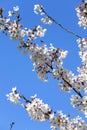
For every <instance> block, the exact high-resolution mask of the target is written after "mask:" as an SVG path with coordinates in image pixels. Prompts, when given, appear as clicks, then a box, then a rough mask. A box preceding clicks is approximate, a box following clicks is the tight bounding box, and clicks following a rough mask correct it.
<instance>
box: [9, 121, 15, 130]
mask: <svg viewBox="0 0 87 130" xmlns="http://www.w3.org/2000/svg"><path fill="white" fill-rule="evenodd" d="M14 124H15V123H14V122H11V124H10V130H12V128H13V126H14Z"/></svg>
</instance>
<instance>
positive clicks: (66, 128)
mask: <svg viewBox="0 0 87 130" xmlns="http://www.w3.org/2000/svg"><path fill="white" fill-rule="evenodd" d="M7 97H8V100H10V101H11V102H13V103H14V104H20V105H21V106H22V107H23V108H25V110H26V111H27V113H28V115H29V116H30V117H31V118H33V119H34V120H36V121H39V122H42V121H46V120H49V121H50V124H51V129H52V130H57V129H59V128H60V130H77V129H78V130H86V129H87V124H86V123H85V121H84V120H82V119H81V117H79V116H77V117H76V118H74V119H71V118H70V115H69V116H67V115H65V114H63V113H62V111H58V112H54V111H53V110H52V109H51V108H50V107H49V105H48V104H44V103H43V101H42V100H41V99H39V98H37V97H36V95H35V96H31V101H30V100H28V99H26V98H25V97H24V96H21V95H20V94H19V93H18V92H17V90H16V87H15V88H12V92H11V93H9V94H7ZM20 99H23V100H24V102H23V103H22V101H19V100H20ZM19 102H20V103H19ZM11 127H13V124H11Z"/></svg>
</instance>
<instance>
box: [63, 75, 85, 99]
mask: <svg viewBox="0 0 87 130" xmlns="http://www.w3.org/2000/svg"><path fill="white" fill-rule="evenodd" d="M62 79H63V80H64V82H66V83H67V84H68V85H69V86H70V87H71V88H72V89H73V90H74V92H76V93H77V94H78V95H79V96H80V97H81V98H82V97H83V96H82V95H81V93H80V92H78V91H77V90H76V89H75V88H74V87H73V86H72V85H71V84H70V83H69V82H68V81H67V80H65V79H64V78H63V77H62Z"/></svg>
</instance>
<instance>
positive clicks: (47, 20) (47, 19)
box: [34, 4, 52, 25]
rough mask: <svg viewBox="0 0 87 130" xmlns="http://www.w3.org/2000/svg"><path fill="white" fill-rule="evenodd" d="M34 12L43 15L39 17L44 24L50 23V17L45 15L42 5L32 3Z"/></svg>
mask: <svg viewBox="0 0 87 130" xmlns="http://www.w3.org/2000/svg"><path fill="white" fill-rule="evenodd" d="M34 13H35V14H40V15H42V16H44V17H42V18H41V21H42V22H43V23H44V24H49V25H50V24H52V20H51V18H50V17H49V16H47V15H46V13H45V11H44V8H43V6H42V5H39V4H36V5H34Z"/></svg>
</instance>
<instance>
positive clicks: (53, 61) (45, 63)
mask: <svg viewBox="0 0 87 130" xmlns="http://www.w3.org/2000/svg"><path fill="white" fill-rule="evenodd" d="M29 51H30V58H31V60H32V61H33V62H34V63H33V70H36V71H37V73H38V76H39V78H40V79H41V80H43V81H47V80H48V76H47V74H48V73H50V72H52V73H53V75H54V71H53V70H54V69H60V68H62V64H63V61H62V60H63V59H64V58H65V57H66V55H67V51H63V50H61V49H57V48H55V47H54V46H53V45H52V44H50V47H49V48H48V47H47V46H46V45H42V46H38V45H37V44H34V45H31V46H30V48H29Z"/></svg>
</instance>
